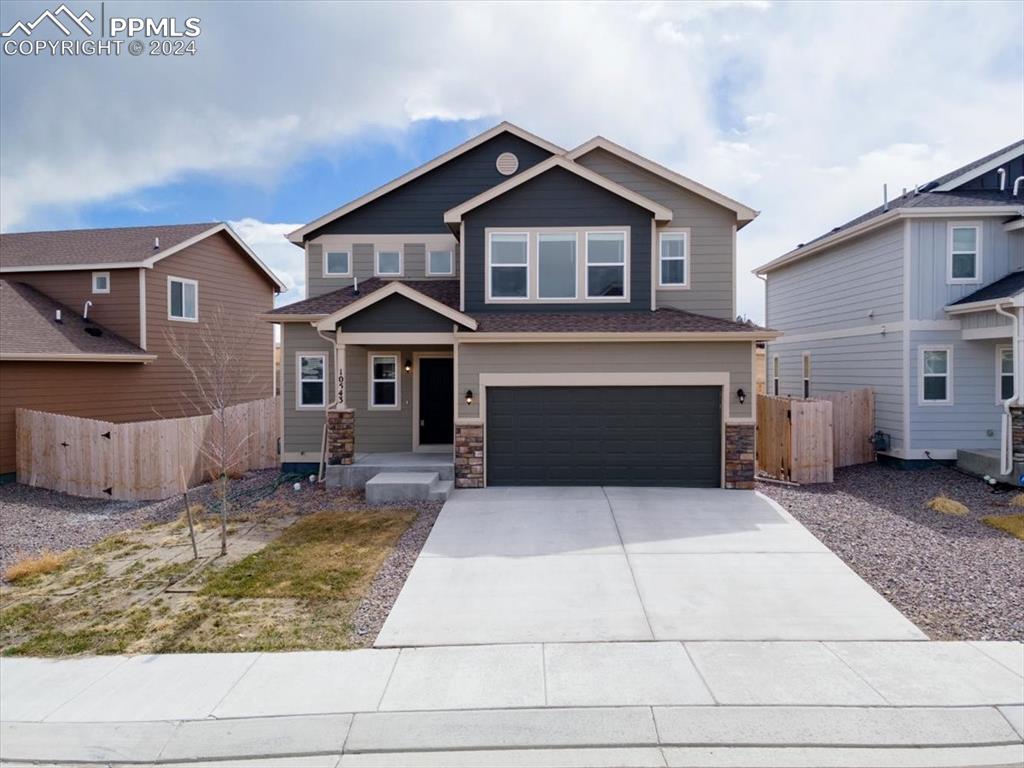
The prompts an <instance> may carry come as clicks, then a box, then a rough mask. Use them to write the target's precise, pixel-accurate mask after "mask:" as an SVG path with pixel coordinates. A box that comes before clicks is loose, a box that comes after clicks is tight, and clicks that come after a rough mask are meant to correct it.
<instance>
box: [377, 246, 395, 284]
mask: <svg viewBox="0 0 1024 768" xmlns="http://www.w3.org/2000/svg"><path fill="white" fill-rule="evenodd" d="M374 274H375V275H379V276H381V277H388V276H392V275H401V274H402V252H401V251H398V250H394V251H377V255H376V259H375V261H374Z"/></svg>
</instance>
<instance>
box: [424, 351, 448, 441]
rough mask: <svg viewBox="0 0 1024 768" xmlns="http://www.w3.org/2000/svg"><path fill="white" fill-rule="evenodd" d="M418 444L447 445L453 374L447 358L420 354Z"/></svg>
mask: <svg viewBox="0 0 1024 768" xmlns="http://www.w3.org/2000/svg"><path fill="white" fill-rule="evenodd" d="M419 366H420V383H419V387H420V424H419V430H420V445H451V443H452V439H453V436H454V431H455V426H454V420H455V410H454V408H455V406H454V402H455V401H454V397H455V395H454V390H455V373H454V368H453V366H452V359H451V358H450V357H421V358H420V360H419Z"/></svg>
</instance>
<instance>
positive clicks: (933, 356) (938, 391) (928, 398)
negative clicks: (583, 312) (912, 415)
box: [920, 348, 953, 404]
mask: <svg viewBox="0 0 1024 768" xmlns="http://www.w3.org/2000/svg"><path fill="white" fill-rule="evenodd" d="M952 357H953V354H952V351H951V350H949V349H948V348H942V349H922V350H921V376H920V379H921V380H920V388H921V398H920V399H921V402H922V403H928V404H939V403H951V402H953V397H952V395H953V393H952V387H951V382H950V372H951V370H952V368H953V361H952Z"/></svg>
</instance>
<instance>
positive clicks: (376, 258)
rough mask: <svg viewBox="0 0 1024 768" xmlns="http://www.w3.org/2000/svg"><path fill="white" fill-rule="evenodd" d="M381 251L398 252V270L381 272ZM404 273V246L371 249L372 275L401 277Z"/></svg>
mask: <svg viewBox="0 0 1024 768" xmlns="http://www.w3.org/2000/svg"><path fill="white" fill-rule="evenodd" d="M382 253H397V254H398V271H397V272H381V271H380V255H381V254H382ZM404 273H405V249H404V248H378V249H374V251H373V276H374V277H401V276H402V275H403V274H404Z"/></svg>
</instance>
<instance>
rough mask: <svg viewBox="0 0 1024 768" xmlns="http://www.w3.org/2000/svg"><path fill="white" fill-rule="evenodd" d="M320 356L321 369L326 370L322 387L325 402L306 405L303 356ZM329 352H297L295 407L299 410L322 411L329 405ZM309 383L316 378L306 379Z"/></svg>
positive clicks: (321, 383)
mask: <svg viewBox="0 0 1024 768" xmlns="http://www.w3.org/2000/svg"><path fill="white" fill-rule="evenodd" d="M304 357H319V358H320V362H321V370H322V371H323V372H324V374H323V380H322V381H321V382H320V388H321V392H322V393H323V394H322V398H321V399H322V400H323V402H321V403H319V404H317V405H306V404H303V402H302V382H303V378H302V358H304ZM327 375H328V371H327V353H326V352H296V353H295V409H296V410H298V411H322V410H323V409H324V408H325V407H326V406H327ZM305 381H306V382H307V383H312V382H315V379H306V380H305Z"/></svg>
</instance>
